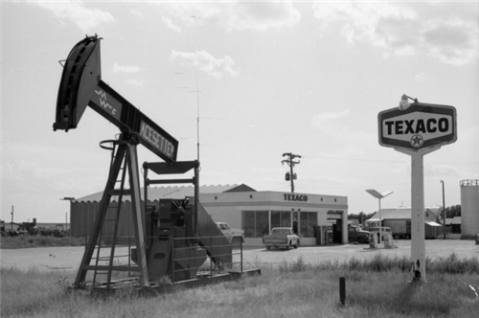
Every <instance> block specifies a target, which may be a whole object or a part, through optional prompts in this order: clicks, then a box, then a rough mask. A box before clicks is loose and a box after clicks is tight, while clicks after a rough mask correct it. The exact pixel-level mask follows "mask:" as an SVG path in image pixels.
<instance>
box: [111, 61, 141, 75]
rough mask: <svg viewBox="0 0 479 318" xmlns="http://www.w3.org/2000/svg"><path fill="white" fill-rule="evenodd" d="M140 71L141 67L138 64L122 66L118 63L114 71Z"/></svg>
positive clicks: (114, 66)
mask: <svg viewBox="0 0 479 318" xmlns="http://www.w3.org/2000/svg"><path fill="white" fill-rule="evenodd" d="M139 71H140V68H139V67H138V66H133V65H128V66H120V65H118V64H116V63H115V64H114V65H113V72H115V73H138V72H139Z"/></svg>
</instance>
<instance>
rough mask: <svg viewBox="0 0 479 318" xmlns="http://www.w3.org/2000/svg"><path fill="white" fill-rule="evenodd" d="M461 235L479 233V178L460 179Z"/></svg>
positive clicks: (473, 235) (466, 235) (463, 236)
mask: <svg viewBox="0 0 479 318" xmlns="http://www.w3.org/2000/svg"><path fill="white" fill-rule="evenodd" d="M460 185H461V237H462V238H474V237H475V235H476V234H479V180H477V179H476V180H470V179H469V180H461V182H460Z"/></svg>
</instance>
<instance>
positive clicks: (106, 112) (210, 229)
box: [53, 35, 259, 290]
mask: <svg viewBox="0 0 479 318" xmlns="http://www.w3.org/2000/svg"><path fill="white" fill-rule="evenodd" d="M100 40H101V38H99V37H98V36H96V35H95V36H87V37H86V38H85V39H83V40H81V41H80V42H78V43H77V44H76V45H75V46H74V47H73V49H72V50H71V52H70V54H69V55H68V57H67V59H66V61H65V63H64V66H63V73H62V77H61V81H60V87H59V91H58V98H57V106H56V117H55V123H54V124H53V129H54V130H65V131H66V132H68V130H69V129H75V128H77V126H78V123H79V121H80V119H81V117H82V114H83V112H84V111H85V109H86V107H87V106H89V107H91V108H92V109H93V110H95V111H96V112H97V113H98V114H100V115H101V116H103V117H104V118H106V119H107V120H108V121H109V122H110V123H112V124H114V125H115V126H117V127H118V128H119V129H120V131H121V135H120V137H119V138H118V139H116V140H107V141H103V142H101V143H100V146H101V147H102V148H105V149H108V150H111V151H112V159H111V164H110V169H109V176H108V180H107V182H106V185H105V190H104V192H103V196H102V199H101V203H100V206H99V209H98V212H97V214H96V217H95V221H94V226H93V230H92V232H91V233H90V237H89V240H88V243H87V246H86V248H85V253H84V255H83V258H82V260H81V264H80V268H79V270H78V273H77V276H76V279H75V282H74V284H73V286H74V288H88V287H89V286H91V288H92V290H93V289H95V288H107V289H111V288H116V287H117V286H121V284H120V283H118V282H115V281H113V280H112V272H114V271H120V272H121V271H123V272H135V271H136V272H138V275H137V278H135V280H134V281H135V282H134V284H135V285H136V286H138V287H139V288H150V287H153V288H154V286H157V285H158V284H157V281H158V280H159V279H162V278H163V277H165V276H167V277H170V279H171V280H172V281H175V282H177V281H187V280H190V281H191V280H195V279H197V273H198V268H199V267H200V266H201V264H203V263H204V262H205V260H206V258H207V256H209V257H210V259H211V262H212V263H214V264H215V265H216V266H218V267H223V268H227V267H228V266H231V264H232V258H233V257H232V246H231V245H230V243H229V242H228V240H227V239H226V238H225V237H224V236H223V234H222V233H221V231H220V230H219V229H218V228H217V226H216V225H215V223H214V222H213V220H212V219H211V217H210V216H209V215H208V213H206V211H205V209H204V208H203V206H202V205H201V204H200V203H199V200H198V197H199V162H198V161H196V160H195V161H183V162H178V161H177V160H176V158H177V153H178V141H177V140H176V139H175V138H173V137H172V136H171V135H170V134H169V133H167V132H166V131H165V130H163V129H162V128H161V127H160V126H158V125H157V124H156V123H155V122H153V121H152V120H151V119H150V118H148V117H147V116H146V115H145V114H143V113H142V112H141V111H140V110H139V109H137V108H136V107H134V106H133V105H132V104H131V103H129V102H128V101H127V100H126V99H125V98H123V97H122V96H121V95H120V94H119V93H118V92H116V91H115V90H113V89H112V88H111V87H110V86H109V85H108V84H106V83H105V82H103V81H102V80H101V58H100ZM107 144H108V145H111V146H107ZM140 144H141V145H143V146H145V147H146V148H148V149H149V150H150V151H152V152H153V153H154V154H156V155H157V156H158V157H160V158H161V159H163V160H164V162H155V163H148V162H145V163H144V164H143V171H144V189H145V191H144V200H143V202H142V200H141V190H140V177H139V165H138V156H137V146H138V145H140ZM150 170H151V171H153V172H155V173H156V174H158V175H171V174H183V173H186V172H188V171H191V170H194V177H193V178H191V179H160V180H150V179H148V171H150ZM127 173H128V180H129V188H127V185H126V184H125V179H126V174H127ZM162 183H163V184H172V183H192V184H194V186H195V195H194V197H193V200H188V198H186V199H185V200H173V199H168V200H160V203H159V206H157V207H155V206H151V205H148V202H149V201H148V197H147V196H148V189H147V187H148V186H149V185H151V184H162ZM113 196H115V198H117V204H112V197H113ZM126 196H128V198H130V201H131V213H132V219H133V228H134V238H135V243H134V244H135V248H132V249H131V260H132V261H133V262H134V263H135V264H134V265H131V264H130V265H117V264H116V263H115V262H114V257H115V245H116V238H117V234H118V224H119V219H120V213H121V202H122V199H123V197H126ZM190 201H193V202H190ZM112 210H113V211H112ZM108 222H110V223H113V225H111V226H106V225H107V223H108ZM106 228H108V229H109V231H110V233H109V234H110V235H111V237H112V242H111V243H110V244H109V247H110V248H109V256H107V257H104V256H103V257H102V256H101V254H100V246H101V244H102V238H103V236H104V235H105V229H106ZM97 246H98V247H97ZM95 250H96V251H97V255H96V257H95V258H94V257H93V254H94V252H95ZM92 260H95V261H94V262H93V263H94V264H91V263H92ZM99 260H103V262H100V261H99ZM105 262H106V263H107V264H106V265H105V264H104V263H105ZM88 271H93V282H86V276H87V272H88ZM244 272H245V271H243V267H242V264H241V271H240V272H239V273H238V272H233V271H230V272H229V273H230V274H231V276H232V277H238V276H241V274H242V273H244ZM246 272H248V274H251V273H253V274H256V273H259V270H250V271H246ZM102 274H103V275H106V276H107V277H106V281H105V280H103V281H102V283H97V276H98V275H102ZM238 274H239V275H238ZM99 281H100V280H99Z"/></svg>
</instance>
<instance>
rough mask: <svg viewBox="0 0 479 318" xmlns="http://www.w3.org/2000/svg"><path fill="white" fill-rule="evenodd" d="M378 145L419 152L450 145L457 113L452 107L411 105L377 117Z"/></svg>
mask: <svg viewBox="0 0 479 318" xmlns="http://www.w3.org/2000/svg"><path fill="white" fill-rule="evenodd" d="M378 123H379V144H380V145H381V146H385V147H394V148H407V149H411V150H419V149H421V148H427V147H431V146H441V145H445V144H450V143H453V142H455V141H456V139H457V127H456V109H455V108H454V107H452V106H444V105H434V104H423V103H414V104H412V105H411V106H410V107H409V108H407V109H406V110H400V109H398V108H393V109H388V110H385V111H382V112H380V113H379V115H378Z"/></svg>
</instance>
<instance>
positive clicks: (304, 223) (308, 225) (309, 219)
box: [299, 212, 318, 237]
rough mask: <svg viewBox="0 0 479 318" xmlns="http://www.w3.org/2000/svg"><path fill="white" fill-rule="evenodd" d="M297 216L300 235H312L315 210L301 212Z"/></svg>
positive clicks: (315, 221)
mask: <svg viewBox="0 0 479 318" xmlns="http://www.w3.org/2000/svg"><path fill="white" fill-rule="evenodd" d="M299 215H300V217H299V224H300V231H299V233H300V237H314V227H315V226H316V225H317V223H318V222H317V219H318V216H317V213H316V212H301V213H300V214H299Z"/></svg>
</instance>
